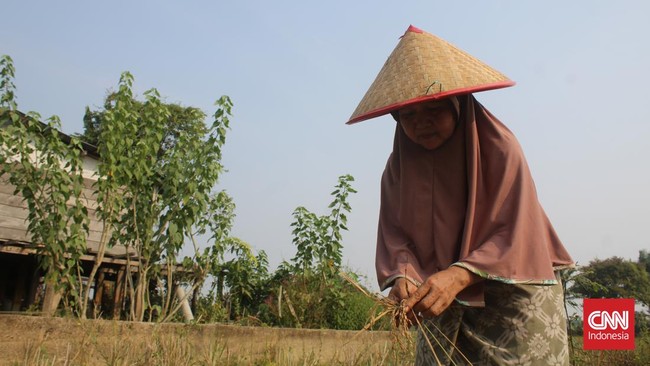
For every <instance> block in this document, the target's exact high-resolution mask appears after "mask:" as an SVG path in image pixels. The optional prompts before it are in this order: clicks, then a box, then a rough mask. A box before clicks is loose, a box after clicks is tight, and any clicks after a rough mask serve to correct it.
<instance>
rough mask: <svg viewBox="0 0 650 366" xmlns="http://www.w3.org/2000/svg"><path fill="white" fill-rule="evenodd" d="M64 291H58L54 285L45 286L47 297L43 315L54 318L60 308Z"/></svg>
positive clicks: (44, 300) (44, 302)
mask: <svg viewBox="0 0 650 366" xmlns="http://www.w3.org/2000/svg"><path fill="white" fill-rule="evenodd" d="M62 296H63V291H61V290H57V289H56V288H55V286H54V284H53V283H48V284H46V285H45V297H44V298H43V315H45V316H53V315H54V313H56V309H57V308H58V307H59V302H61V297H62Z"/></svg>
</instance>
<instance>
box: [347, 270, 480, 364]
mask: <svg viewBox="0 0 650 366" xmlns="http://www.w3.org/2000/svg"><path fill="white" fill-rule="evenodd" d="M340 276H341V277H342V278H343V279H344V280H345V281H347V282H348V283H350V284H351V285H352V286H353V287H354V288H356V289H357V290H358V291H360V292H361V293H362V294H364V295H365V296H367V297H368V298H370V299H372V300H373V301H374V302H375V308H376V309H377V310H375V311H373V312H372V314H373V315H372V316H371V318H370V320H369V321H368V323H367V324H366V325H365V326H364V327H363V329H361V330H360V331H359V332H364V331H368V330H370V329H372V328H373V327H374V326H375V324H377V322H379V321H380V320H381V319H383V318H384V317H386V316H388V317H389V319H391V322H390V323H391V325H392V326H391V329H390V334H391V341H392V342H393V344H395V345H397V346H399V347H400V349H401V350H402V351H408V350H412V349H413V347H414V346H415V341H414V339H413V338H414V337H413V334H414V332H412V331H411V326H415V328H416V329H417V330H418V331H419V332H421V333H422V335H423V338H424V340H425V342H426V343H427V348H428V349H429V350H430V351H431V354H432V355H433V357H434V359H435V360H436V363H437V364H438V365H443V363H442V361H441V360H440V357H438V355H437V353H436V349H438V350H441V351H442V352H443V353H444V354H445V356H446V357H447V359H448V360H450V362H451V364H452V365H456V364H457V363H456V362H455V361H454V360H453V359H452V355H451V354H450V353H451V352H449V351H448V348H449V347H445V346H444V345H443V344H442V342H443V341H444V342H446V343H447V345H450V346H451V348H452V349H453V351H454V352H457V353H458V354H459V355H460V358H461V359H462V360H463V363H462V364H463V365H471V362H470V361H469V360H468V359H467V357H465V355H464V354H463V353H462V352H461V351H460V350H459V349H458V348H457V347H456V345H455V344H454V342H452V341H451V340H450V339H449V338H448V337H447V335H446V334H445V333H444V332H442V331H441V330H440V329H439V328H438V327H437V326H436V325H435V323H434V322H426V323H425V322H424V321H423V319H422V318H421V317H420V316H418V315H417V314H415V313H412V315H413V316H412V318H413V319H415V322H414V323H413V324H411V321H410V320H409V316H408V315H409V314H408V312H407V310H406V308H405V307H404V305H403V301H402V302H399V303H398V302H396V301H394V300H392V299H390V298H388V297H385V296H383V295H381V294H373V293H370V292H368V291H367V290H366V289H365V288H364V287H363V286H361V285H360V284H359V283H358V282H357V281H355V280H354V279H353V278H351V277H350V276H349V275H348V274H346V273H343V272H341V273H340ZM409 311H411V312H413V310H412V309H410V310H409ZM429 326H432V327H433V328H434V329H431V328H430V327H429ZM434 331H435V332H436V334H437V335H436V334H434ZM431 340H433V341H434V342H435V344H436V346H437V347H435V346H434V344H433V343H431Z"/></svg>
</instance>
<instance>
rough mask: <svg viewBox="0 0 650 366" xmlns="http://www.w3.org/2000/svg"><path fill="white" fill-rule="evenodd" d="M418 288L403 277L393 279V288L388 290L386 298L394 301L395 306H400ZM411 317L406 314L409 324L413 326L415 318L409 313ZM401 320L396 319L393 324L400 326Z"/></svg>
mask: <svg viewBox="0 0 650 366" xmlns="http://www.w3.org/2000/svg"><path fill="white" fill-rule="evenodd" d="M417 289H418V287H417V286H416V285H414V284H413V282H411V281H409V280H407V279H406V278H404V277H399V278H397V279H395V282H393V287H392V288H391V289H390V292H389V293H388V298H389V299H391V300H393V301H395V303H396V304H398V305H399V304H401V303H402V301H405V300H406V299H408V298H409V297H410V296H411V295H412V294H413V293H414V292H415V291H416V290H417ZM410 313H411V314H410V315H411V316H409V314H408V313H407V317H408V318H409V323H410V324H413V323H414V322H415V318H414V316H413V315H412V314H413V313H412V312H410ZM400 322H401V319H399V317H396V319H395V323H396V324H397V326H399V325H400Z"/></svg>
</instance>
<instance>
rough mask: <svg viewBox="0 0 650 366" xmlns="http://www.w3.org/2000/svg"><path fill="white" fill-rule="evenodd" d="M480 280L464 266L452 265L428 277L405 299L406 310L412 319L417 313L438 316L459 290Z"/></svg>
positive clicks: (424, 315) (423, 315)
mask: <svg viewBox="0 0 650 366" xmlns="http://www.w3.org/2000/svg"><path fill="white" fill-rule="evenodd" d="M480 280H481V277H479V276H477V275H475V274H473V273H472V272H470V271H468V270H466V269H464V268H462V267H458V266H451V267H449V268H447V269H445V270H444V271H440V272H438V273H436V274H434V275H432V276H430V277H429V278H427V279H426V281H424V283H423V284H422V285H421V286H420V287H419V288H418V289H417V290H416V291H415V292H413V293H411V295H410V296H409V297H408V298H407V299H406V301H404V310H405V311H406V313H407V314H409V318H410V320H411V321H413V320H415V319H414V318H412V317H413V316H414V315H415V314H418V315H420V316H422V317H425V318H427V317H434V316H438V315H440V314H442V312H443V311H445V310H446V309H447V308H448V307H449V305H451V303H452V302H453V301H454V299H455V298H456V295H457V294H458V293H459V292H461V291H462V290H463V289H465V288H466V287H468V286H469V285H472V284H474V283H476V282H478V281H480ZM391 292H392V290H391ZM411 318H412V319H411Z"/></svg>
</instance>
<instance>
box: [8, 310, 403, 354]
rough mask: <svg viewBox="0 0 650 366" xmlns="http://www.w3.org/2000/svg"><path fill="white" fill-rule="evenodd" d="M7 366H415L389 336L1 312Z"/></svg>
mask: <svg viewBox="0 0 650 366" xmlns="http://www.w3.org/2000/svg"><path fill="white" fill-rule="evenodd" d="M0 329H2V332H0V364H1V365H402V364H404V365H407V364H412V362H413V359H412V354H404V353H402V352H400V351H399V350H397V349H395V348H394V347H392V344H393V343H392V342H391V340H390V334H389V333H388V332H356V331H333V330H308V329H280V328H267V327H241V326H233V325H217V324H215V325H185V324H152V323H132V322H115V321H105V320H86V321H80V320H78V319H67V318H42V317H33V316H25V315H8V314H3V315H0Z"/></svg>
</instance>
